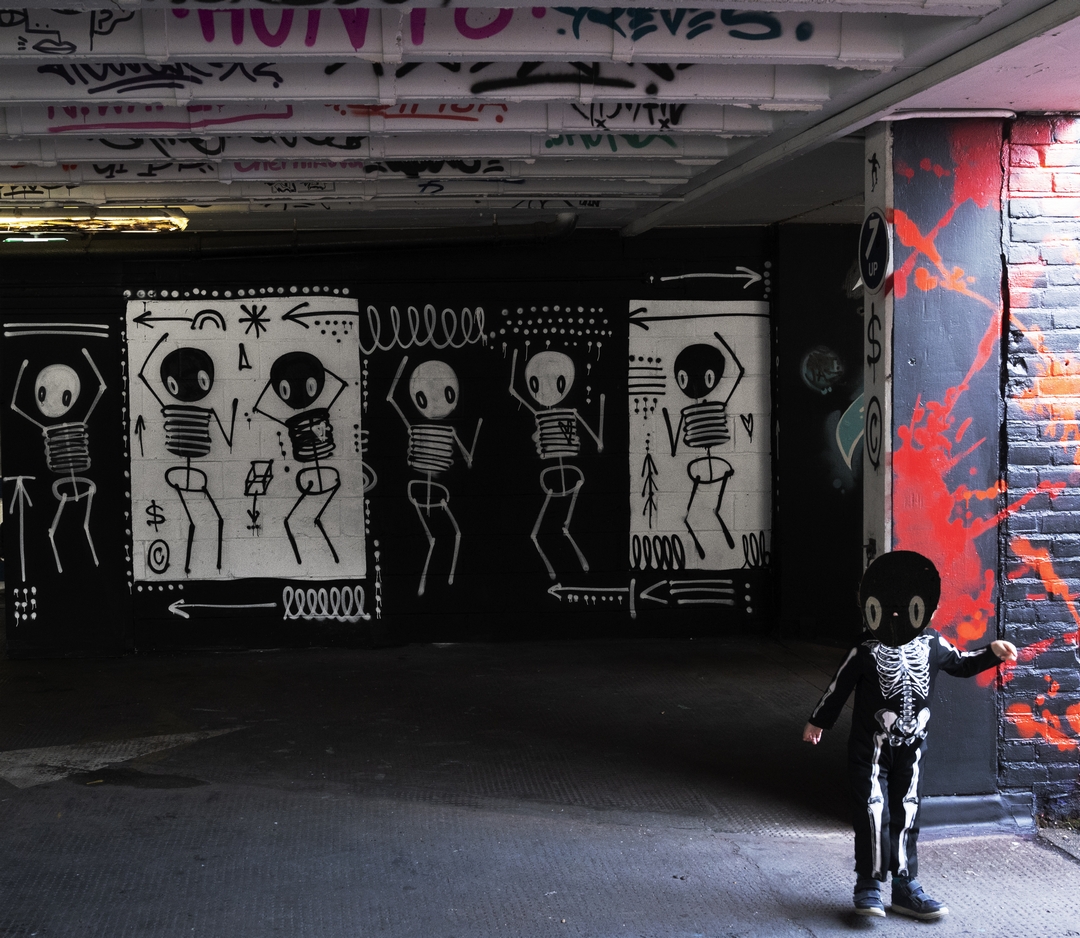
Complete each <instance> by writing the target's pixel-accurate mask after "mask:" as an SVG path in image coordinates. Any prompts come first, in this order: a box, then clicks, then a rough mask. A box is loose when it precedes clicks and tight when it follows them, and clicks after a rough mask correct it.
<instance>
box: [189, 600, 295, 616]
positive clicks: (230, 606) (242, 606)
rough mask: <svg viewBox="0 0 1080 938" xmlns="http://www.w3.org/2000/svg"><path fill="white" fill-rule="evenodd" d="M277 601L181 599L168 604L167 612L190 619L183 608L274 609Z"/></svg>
mask: <svg viewBox="0 0 1080 938" xmlns="http://www.w3.org/2000/svg"><path fill="white" fill-rule="evenodd" d="M276 608H277V603H189V602H185V601H184V600H182V599H178V600H177V601H176V602H174V603H172V604H171V605H170V606H169V612H171V613H172V614H173V615H174V616H182V617H183V618H185V619H190V618H191V616H190V615H188V614H187V613H186V612H185V611H184V610H185V609H276Z"/></svg>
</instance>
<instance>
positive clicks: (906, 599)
mask: <svg viewBox="0 0 1080 938" xmlns="http://www.w3.org/2000/svg"><path fill="white" fill-rule="evenodd" d="M940 598H941V576H940V575H939V574H938V571H937V567H935V566H934V564H933V562H932V561H931V560H929V559H928V558H926V557H924V556H923V555H922V554H919V553H916V552H915V551H911V550H894V551H890V552H889V553H887V554H882V555H881V556H880V557H878V558H877V559H876V560H875V561H874V562H873V563H872V564H870V566H869V567H868V568H867V570H866V572H865V573H864V574H863V578H862V583H861V585H860V586H859V602H860V604H861V606H862V610H863V618H864V619H865V621H866V627H867V628H868V629H869V630H870V632H871V634H873V636H874V638H876V639H877V640H878V641H879V642H881V643H882V644H883V645H890V646H892V647H894V648H896V647H899V646H901V645H906V644H907V643H908V642H910V641H911V640H912V639H913V638H915V637H916V636H917V635H918V634H919V633H920V632H921V631H922V630H923V629H924V628H926V626H927V625H929V624H930V619H931V618H932V617H933V615H934V610H936V609H937V604H938V600H939V599H940Z"/></svg>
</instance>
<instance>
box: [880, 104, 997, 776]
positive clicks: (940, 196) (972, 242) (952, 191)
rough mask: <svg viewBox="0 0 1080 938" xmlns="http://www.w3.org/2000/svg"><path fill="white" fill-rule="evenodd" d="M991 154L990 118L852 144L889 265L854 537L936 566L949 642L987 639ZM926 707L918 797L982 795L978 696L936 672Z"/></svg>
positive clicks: (989, 766)
mask: <svg viewBox="0 0 1080 938" xmlns="http://www.w3.org/2000/svg"><path fill="white" fill-rule="evenodd" d="M1001 152H1002V125H1001V122H1000V121H996V120H973V119H970V120H911V121H898V122H895V123H892V124H889V125H888V126H881V125H878V126H875V127H873V128H871V130H870V132H869V133H868V134H867V138H866V159H867V164H866V201H867V211H868V213H869V212H870V211H871V210H872V209H877V210H878V211H880V212H881V213H882V215H883V216H884V217H885V219H886V220H887V221H888V227H889V235H890V237H891V247H892V264H891V272H890V273H889V274H888V275H887V276H886V277H885V278H884V279H883V281H882V283H881V285H880V289H879V290H877V292H871V290H870V286H872V284H869V285H868V288H867V291H866V297H865V307H864V321H865V328H866V333H865V339H864V344H865V349H866V359H865V360H866V364H865V368H866V372H865V378H866V385H865V395H866V396H865V400H866V431H865V432H866V436H865V446H864V459H865V463H864V469H865V475H864V479H865V489H864V497H865V502H864V517H865V519H866V520H865V522H864V525H865V541H864V543H865V545H866V550H867V554H868V555H869V554H870V553H871V552H875V551H876V553H881V552H883V551H886V550H897V549H900V550H915V551H918V552H920V553H922V554H924V555H926V556H928V557H929V558H930V559H931V560H933V561H934V563H935V564H936V565H937V568H938V570H939V571H940V573H941V577H942V596H941V602H940V604H939V606H938V610H937V613H936V615H935V617H934V620H933V625H934V627H935V628H937V629H938V630H939V631H940V632H941V633H942V634H943V635H944V636H945V637H946V638H948V639H949V640H950V641H952V642H954V643H955V644H957V645H958V646H960V647H961V648H974V647H979V646H982V645H985V644H987V643H988V642H990V641H991V640H993V639H994V638H996V637H997V633H998V621H997V609H998V603H999V599H1000V594H1001V590H1000V588H999V580H1000V565H999V559H998V520H999V513H1000V512H1001V511H1002V510H1003V508H1004V487H1003V485H1002V484H1001V482H1000V480H1001V465H1000V427H1001V410H1002V397H1001V350H1000V341H999V340H1000V337H1001V329H1002V294H1001V269H1002V268H1001V190H1002V178H1003V177H1002V164H1001ZM868 218H869V221H868V226H872V225H873V217H872V216H870V215H869V214H868ZM868 226H864V235H863V241H862V242H861V244H860V257H861V259H862V261H863V263H864V279H865V278H866V276H867V273H868V271H867V270H866V269H865V264H866V261H867V258H866V253H867V244H868V243H869V228H868ZM879 253H880V251H879ZM879 426H880V428H881V429H880V439H879V431H878V427H879ZM932 709H933V712H934V718H933V721H932V724H931V725H932V731H931V734H930V739H931V753H932V754H931V757H930V763H929V765H928V773H927V791H928V793H930V794H950V795H951V794H968V793H977V792H989V791H992V790H993V789H994V788H995V787H996V768H997V766H996V735H997V734H996V716H995V703H994V696H993V693H992V689H991V688H990V687H987V686H985V682H984V684H982V685H980V683H978V682H977V681H975V680H972V681H958V680H953V679H951V678H949V677H943V678H942V680H941V681H940V682H939V685H938V692H937V701H936V703H935V704H934V705H932ZM934 753H937V756H936V757H935V756H934V755H933V754H934ZM941 753H947V754H948V757H947V758H944V757H942V755H941Z"/></svg>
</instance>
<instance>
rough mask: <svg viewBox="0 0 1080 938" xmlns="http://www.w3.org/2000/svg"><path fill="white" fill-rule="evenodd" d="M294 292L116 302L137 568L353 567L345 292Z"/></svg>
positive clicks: (147, 573)
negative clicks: (343, 439)
mask: <svg viewBox="0 0 1080 938" xmlns="http://www.w3.org/2000/svg"><path fill="white" fill-rule="evenodd" d="M297 305H298V301H297V300H296V299H295V298H292V297H266V298H263V297H259V298H258V299H257V300H256V299H254V298H252V299H250V300H240V299H225V300H223V299H218V298H213V299H210V298H208V297H202V298H194V299H192V300H161V301H157V300H133V301H131V302H129V304H128V310H127V318H128V325H127V328H128V353H127V354H128V366H129V367H128V374H129V375H131V376H133V379H132V380H130V387H129V392H130V400H131V413H132V420H133V422H135V421H136V418H139V417H141V418H142V424H143V426H144V428H143V429H142V433H141V443H142V446H141V449H140V448H138V447H133V449H132V457H131V459H132V466H131V476H132V478H131V484H132V492H131V496H132V515H133V519H134V533H133V543H134V558H133V560H134V567H135V570H134V573H135V578H136V579H137V580H154V581H156V580H159V579H161V578H165V579H172V578H188V577H189V578H192V579H218V578H220V579H233V578H237V577H255V576H261V577H265V576H280V577H289V578H292V579H295V578H308V579H314V578H325V577H335V578H337V577H363V576H364V575H365V565H366V559H365V549H364V506H363V491H364V477H363V463H362V459H361V454H359V453H357V452H355V451H354V447H350V446H345V445H341V444H339V443H338V442H337V441H336V440H335V428H336V427H337V428H342V429H343V428H344V427H346V426H348V427H353V426H357V427H358V426H359V423H360V413H361V407H360V383H361V370H360V358H359V345H358V339H357V329H356V317H357V304H356V302H355V301H354V300H351V299H346V298H341V297H333V298H331V297H325V298H321V299H319V300H317V301H315V305H316V306H317V308H314V307H313V306H312V304H311V303H308V305H307V307H306V308H305V312H307V313H310V314H311V315H308V316H306V317H305V318H294V317H291V316H290V315H289V313H290V312H291V311H292V310H293V309H294V308H295V307H296V306H297ZM253 321H257V322H258V324H259V325H258V328H257V329H253V328H252V327H251V323H252V322H253ZM245 325H247V326H248V328H247V329H246V330H245V328H244V327H245ZM241 345H243V351H242V352H241V351H240V348H241ZM169 557H172V558H173V559H172V562H171V563H170V561H169V559H168V558H169Z"/></svg>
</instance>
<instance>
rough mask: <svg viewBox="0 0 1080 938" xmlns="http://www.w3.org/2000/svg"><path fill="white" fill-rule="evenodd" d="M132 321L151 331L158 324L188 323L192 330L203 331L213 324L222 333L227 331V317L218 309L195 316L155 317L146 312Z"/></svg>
mask: <svg viewBox="0 0 1080 938" xmlns="http://www.w3.org/2000/svg"><path fill="white" fill-rule="evenodd" d="M132 321H133V322H136V323H138V324H139V325H140V326H146V327H148V328H150V329H153V328H154V323H156V322H186V323H190V324H191V328H192V329H202V327H203V326H205V325H206V323H207V322H212V323H213V324H214V325H215V326H217V327H218V328H219V329H220V330H221V331H222V332H224V331H225V317H224V316H222V315H221V313H219V312H218V311H217V310H216V309H203V310H199V312H197V313H196V314H195V315H194V316H155V315H154V314H153V313H152V312H151V311H150V310H146V311H145V312H142V313H139V315H138V316H136V317H134V319H133V320H132Z"/></svg>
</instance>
